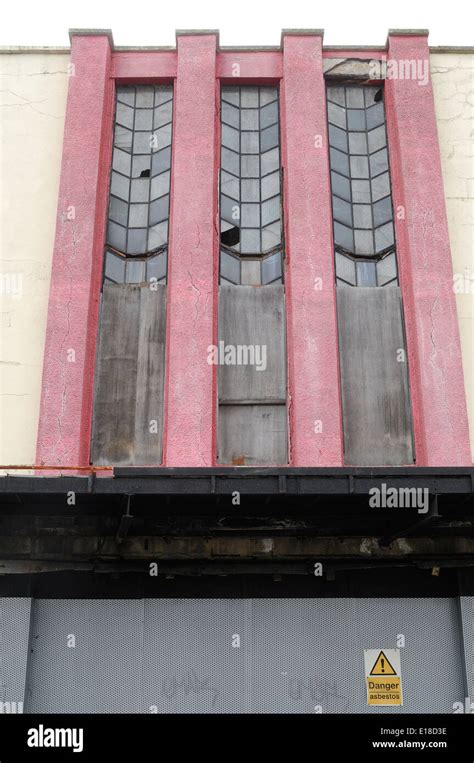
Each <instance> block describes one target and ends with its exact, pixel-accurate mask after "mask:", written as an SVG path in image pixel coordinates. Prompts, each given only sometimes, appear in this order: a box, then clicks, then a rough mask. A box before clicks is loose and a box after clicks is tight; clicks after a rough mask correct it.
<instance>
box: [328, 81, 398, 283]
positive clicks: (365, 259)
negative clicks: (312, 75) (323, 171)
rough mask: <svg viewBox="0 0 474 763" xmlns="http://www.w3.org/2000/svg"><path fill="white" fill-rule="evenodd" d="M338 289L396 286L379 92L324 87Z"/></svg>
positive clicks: (364, 88)
mask: <svg viewBox="0 0 474 763" xmlns="http://www.w3.org/2000/svg"><path fill="white" fill-rule="evenodd" d="M327 109H328V123H329V124H328V132H329V161H330V167H331V187H332V209H333V224H334V245H335V248H336V276H337V285H338V286H390V285H396V284H397V283H398V276H397V261H396V255H395V238H394V229H393V210H392V197H391V187H390V172H389V163H388V153H387V134H386V129H385V111H384V103H383V89H382V88H380V87H378V86H366V85H353V86H352V85H351V86H343V85H337V86H335V85H329V86H328V87H327Z"/></svg>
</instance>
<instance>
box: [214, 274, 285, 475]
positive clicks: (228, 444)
mask: <svg viewBox="0 0 474 763" xmlns="http://www.w3.org/2000/svg"><path fill="white" fill-rule="evenodd" d="M238 288H240V287H238ZM218 419H219V452H218V459H219V462H220V463H222V464H232V463H233V464H241V465H242V464H250V465H253V464H255V465H259V464H286V463H287V461H288V447H287V440H288V435H287V416H286V405H220V406H219V415H218Z"/></svg>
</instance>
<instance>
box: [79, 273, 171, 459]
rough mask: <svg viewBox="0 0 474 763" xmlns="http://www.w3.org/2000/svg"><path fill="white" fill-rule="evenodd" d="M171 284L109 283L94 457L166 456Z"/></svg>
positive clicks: (98, 366)
mask: <svg viewBox="0 0 474 763" xmlns="http://www.w3.org/2000/svg"><path fill="white" fill-rule="evenodd" d="M165 319H166V288H165V287H164V286H161V285H159V284H158V285H154V288H153V289H150V288H149V287H146V286H142V287H141V286H137V285H119V284H104V288H103V294H102V303H101V321H100V335H99V345H98V352H97V364H96V377H95V405H94V424H93V438H92V461H93V463H95V464H97V465H105V464H111V465H147V464H157V463H160V462H161V439H162V438H161V434H162V420H163V377H164V375H163V369H164V354H165V353H164V350H165Z"/></svg>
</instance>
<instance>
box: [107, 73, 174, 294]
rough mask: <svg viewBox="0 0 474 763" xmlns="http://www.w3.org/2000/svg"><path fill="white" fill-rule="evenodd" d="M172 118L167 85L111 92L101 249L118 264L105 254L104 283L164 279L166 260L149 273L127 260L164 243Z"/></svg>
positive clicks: (170, 90) (142, 265)
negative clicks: (108, 166) (109, 170)
mask: <svg viewBox="0 0 474 763" xmlns="http://www.w3.org/2000/svg"><path fill="white" fill-rule="evenodd" d="M172 117H173V87H172V86H171V85H146V86H142V85H137V86H133V87H129V86H120V87H118V88H117V102H116V111H115V128H114V141H113V155H112V173H111V183H110V198H109V223H108V227H107V239H106V245H107V247H110V248H112V249H114V250H115V251H116V252H118V253H120V255H122V258H123V259H121V260H120V259H119V260H117V261H115V260H112V259H110V258H111V257H114V256H116V255H113V254H111V253H110V252H109V253H108V254H107V257H106V262H105V269H104V277H105V278H106V279H107V280H111V281H115V282H118V280H121V282H124V281H125V282H126V283H141V282H143V281H144V280H145V275H146V274H147V273H148V270H149V271H150V272H153V271H155V270H156V269H157V268H158V269H159V271H160V279H159V280H162V279H163V278H164V277H165V276H166V273H164V274H163V273H162V270H163V267H165V268H166V256H165V257H163V258H162V259H161V260H160V261H159V263H158V261H156V263H155V262H154V264H150V268H147V266H146V261H145V259H143V260H136V259H135V260H134V261H133V262H128V260H127V257H134V258H136V257H143V258H145V257H147V256H148V255H149V254H150V253H151V254H153V253H154V252H156V250H158V249H161V248H164V247H165V246H166V245H167V243H168V218H169V208H170V202H169V192H170V176H171V136H172ZM154 259H156V258H154ZM120 268H122V271H123V272H122V271H120V272H121V273H122V275H121V279H119V276H118V273H119V270H120Z"/></svg>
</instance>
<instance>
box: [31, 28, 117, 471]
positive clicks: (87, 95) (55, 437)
mask: <svg viewBox="0 0 474 763" xmlns="http://www.w3.org/2000/svg"><path fill="white" fill-rule="evenodd" d="M71 64H72V69H71V76H70V79H69V91H68V98H67V109H66V119H65V128H64V142H63V158H62V164H61V179H60V187H59V200H58V211H57V220H56V235H55V242H54V252H53V261H52V273H51V286H50V295H49V306H48V322H47V329H46V342H45V350H44V365H43V384H42V395H41V407H40V419H39V428H38V440H37V452H36V463H37V464H38V465H40V464H46V465H52V464H55V465H56V464H57V465H61V466H86V465H87V464H88V463H89V449H90V437H91V419H92V397H93V377H94V362H95V347H96V335H97V320H98V303H99V293H100V281H101V272H102V258H103V244H104V226H105V217H106V205H107V199H108V172H109V165H110V151H111V137H112V113H113V81H112V79H111V77H110V72H111V35H110V33H108V32H107V31H104V30H100V31H97V32H90V33H78V34H77V35H75V34H74V33H72V39H71Z"/></svg>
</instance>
